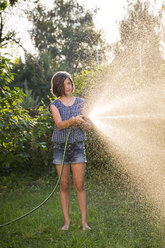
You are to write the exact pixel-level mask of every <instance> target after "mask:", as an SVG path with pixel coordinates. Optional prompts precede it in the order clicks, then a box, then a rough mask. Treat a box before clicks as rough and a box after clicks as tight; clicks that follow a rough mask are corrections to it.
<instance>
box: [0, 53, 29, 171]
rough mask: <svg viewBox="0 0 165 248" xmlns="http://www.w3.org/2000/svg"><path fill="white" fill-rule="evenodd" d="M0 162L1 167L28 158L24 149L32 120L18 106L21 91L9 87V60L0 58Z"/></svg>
mask: <svg viewBox="0 0 165 248" xmlns="http://www.w3.org/2000/svg"><path fill="white" fill-rule="evenodd" d="M0 68H1V69H0V153H1V155H0V164H1V167H10V166H20V165H21V164H22V163H23V162H25V161H26V160H27V158H28V152H27V151H26V150H25V149H24V148H25V143H27V141H30V137H31V125H32V121H31V119H30V118H29V116H28V113H27V111H26V110H24V109H22V107H20V102H21V101H22V97H23V96H24V94H23V92H22V91H21V90H20V89H19V88H17V87H14V89H13V90H11V88H10V82H11V81H12V80H13V74H12V73H10V71H9V70H10V61H9V60H8V59H5V58H3V57H2V56H1V60H0Z"/></svg>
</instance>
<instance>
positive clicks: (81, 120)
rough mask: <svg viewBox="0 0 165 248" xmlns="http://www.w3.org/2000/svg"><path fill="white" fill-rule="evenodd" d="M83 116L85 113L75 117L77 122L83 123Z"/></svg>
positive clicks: (78, 123)
mask: <svg viewBox="0 0 165 248" xmlns="http://www.w3.org/2000/svg"><path fill="white" fill-rule="evenodd" d="M83 117H84V116H83V115H78V116H76V117H74V118H75V124H77V125H81V124H82V123H84V122H85V121H84V119H83Z"/></svg>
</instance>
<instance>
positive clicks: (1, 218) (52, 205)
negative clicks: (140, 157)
mask: <svg viewBox="0 0 165 248" xmlns="http://www.w3.org/2000/svg"><path fill="white" fill-rule="evenodd" d="M53 186H54V184H53V182H52V181H51V182H48V183H46V181H44V180H42V179H40V180H38V181H37V182H34V184H31V185H30V186H29V185H26V186H25V185H24V186H22V187H21V186H19V187H17V188H15V189H10V190H8V189H5V188H3V189H2V190H1V194H0V224H2V223H4V222H7V221H10V220H11V219H13V218H16V217H18V216H20V215H22V214H24V213H25V212H27V211H29V210H30V209H32V208H33V207H35V206H36V205H37V204H39V203H40V202H41V201H43V200H44V199H45V198H46V196H48V195H49V193H50V192H51V190H52V189H53ZM121 188H122V187H121V185H120V187H119V186H116V185H113V186H112V185H111V184H108V183H107V182H106V181H105V180H102V181H100V183H99V181H97V179H94V178H93V179H88V180H86V190H87V200H88V223H89V225H90V226H91V228H92V230H90V231H85V232H83V231H82V230H81V219H80V212H79V208H78V203H77V197H76V192H75V190H74V188H73V186H71V189H70V218H71V226H70V229H69V231H62V230H60V227H61V226H62V225H63V216H62V211H61V207H60V201H59V188H58V190H57V192H56V193H55V194H54V196H53V197H52V198H51V199H50V200H49V201H48V202H47V203H46V205H44V206H43V207H42V208H40V209H39V210H37V211H36V212H34V213H32V214H31V215H29V216H27V217H25V218H24V219H22V220H19V221H18V222H16V223H13V224H11V225H9V226H6V227H4V228H0V248H9V247H10V248H12V247H13V248H18V247H20V248H23V247H25V248H38V247H40V248H42V247H43V248H49V247H53V248H85V247H88V248H90V247H102V248H104V247H105V248H106V247H107V248H113V247H114V248H133V247H134V248H135V247H136V248H156V247H157V248H164V247H165V224H162V223H163V221H161V220H159V218H157V219H156V218H155V216H154V215H153V210H152V209H151V208H150V204H147V203H146V202H145V203H144V204H143V201H142V200H140V198H141V197H140V196H139V195H135V194H133V193H131V192H129V190H128V189H125V190H121Z"/></svg>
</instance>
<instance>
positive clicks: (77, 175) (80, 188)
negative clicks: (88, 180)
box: [71, 163, 90, 230]
mask: <svg viewBox="0 0 165 248" xmlns="http://www.w3.org/2000/svg"><path fill="white" fill-rule="evenodd" d="M71 166H72V173H73V181H74V186H75V189H76V191H77V198H78V203H79V207H80V212H81V221H82V228H83V230H89V229H90V227H89V226H88V224H87V204H86V191H85V188H84V175H85V167H86V165H85V163H79V164H72V165H71Z"/></svg>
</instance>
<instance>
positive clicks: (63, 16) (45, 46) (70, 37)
mask: <svg viewBox="0 0 165 248" xmlns="http://www.w3.org/2000/svg"><path fill="white" fill-rule="evenodd" d="M95 13H96V10H94V11H89V10H86V9H85V8H84V7H83V6H81V5H80V4H79V3H78V2H77V1H76V0H67V1H64V0H55V1H54V7H53V9H52V10H50V11H48V12H47V11H46V10H45V8H43V6H42V5H41V4H37V7H36V8H35V10H34V11H33V13H31V20H32V22H33V25H34V28H33V30H32V32H31V37H32V39H33V40H34V43H35V46H36V47H37V48H38V50H39V51H40V52H49V54H51V57H52V60H53V63H54V65H55V67H58V68H59V69H65V70H68V71H70V72H71V73H73V72H77V71H80V70H81V69H82V68H84V67H88V68H89V67H90V66H91V65H93V64H96V49H97V46H98V43H100V46H101V49H100V60H103V58H105V42H104V41H103V39H102V37H101V32H100V31H96V30H95V26H94V23H93V15H94V14H95Z"/></svg>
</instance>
